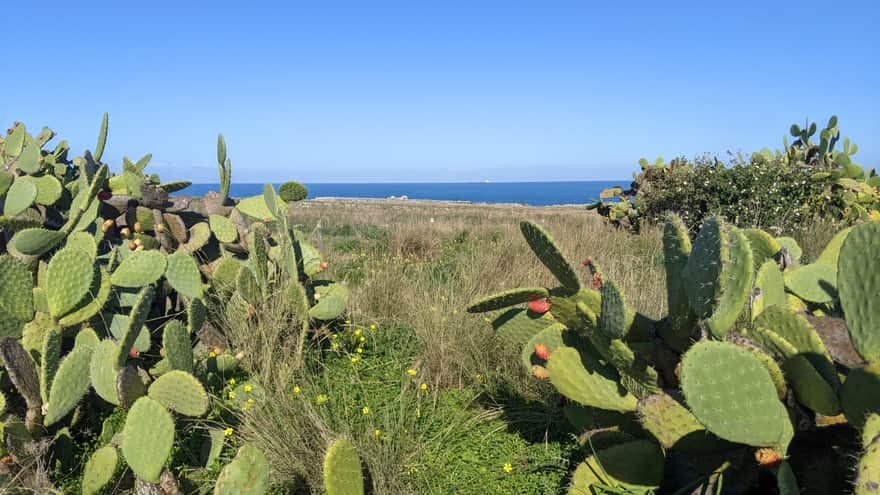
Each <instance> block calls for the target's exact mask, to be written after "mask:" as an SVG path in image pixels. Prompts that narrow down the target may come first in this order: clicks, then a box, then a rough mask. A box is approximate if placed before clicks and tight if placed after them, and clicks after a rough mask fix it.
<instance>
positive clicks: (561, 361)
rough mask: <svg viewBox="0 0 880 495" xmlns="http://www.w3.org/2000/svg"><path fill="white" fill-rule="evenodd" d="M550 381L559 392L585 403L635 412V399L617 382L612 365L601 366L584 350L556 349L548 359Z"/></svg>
mask: <svg viewBox="0 0 880 495" xmlns="http://www.w3.org/2000/svg"><path fill="white" fill-rule="evenodd" d="M547 370H548V371H549V372H550V382H551V383H552V384H553V386H554V387H556V389H557V390H558V391H559V393H561V394H562V395H564V396H566V397H568V398H569V399H571V400H574V401H576V402H578V403H580V404H583V405H585V406H592V407H598V408H600V409H607V410H610V411H621V412H627V411H635V410H636V406H637V404H638V401H637V400H636V398H635V397H634V396H633V395H632V394H630V393H629V392H628V391H627V390H626V389H625V388H623V387H622V386H621V385H620V383H619V380H620V378H619V376H618V374H617V371H616V370H615V369H614V368H611V367H608V366H606V365H603V364H602V363H601V362H600V361H599V357H598V356H596V355H595V354H593V353H592V352H591V351H589V350H587V349H583V350H581V352H578V350H577V349H574V348H571V347H560V348H558V349H556V350H555V351H554V352H553V353H552V354H551V355H550V360H549V361H548V362H547Z"/></svg>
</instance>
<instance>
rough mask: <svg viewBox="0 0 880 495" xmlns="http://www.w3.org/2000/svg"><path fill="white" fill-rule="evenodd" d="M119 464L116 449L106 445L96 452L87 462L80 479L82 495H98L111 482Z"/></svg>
mask: <svg viewBox="0 0 880 495" xmlns="http://www.w3.org/2000/svg"><path fill="white" fill-rule="evenodd" d="M118 464H119V453H118V452H117V451H116V447H113V446H112V445H106V446H104V447H101V448H100V449H98V450H96V451H95V452H94V453H93V454H92V455H91V457H89V460H88V462H86V467H85V470H84V471H83V478H82V494H83V495H99V494H101V493H103V490H104V487H105V486H107V485H108V484H109V483H110V482H111V481H112V480H113V475H114V474H115V473H116V466H117V465H118Z"/></svg>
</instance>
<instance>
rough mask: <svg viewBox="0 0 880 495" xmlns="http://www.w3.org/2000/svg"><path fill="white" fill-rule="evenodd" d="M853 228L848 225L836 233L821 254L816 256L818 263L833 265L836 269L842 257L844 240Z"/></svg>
mask: <svg viewBox="0 0 880 495" xmlns="http://www.w3.org/2000/svg"><path fill="white" fill-rule="evenodd" d="M852 229H853V228H852V227H847V228H845V229H843V230H841V231H840V232H838V233H836V234H834V237H832V238H831V240H830V241H828V244H826V245H825V249H823V250H822V253H820V254H819V257H818V258H816V263H822V264H825V265H831V266H833V267H834V268H835V269H836V268H837V263H838V261H839V259H840V249H841V247H843V241H845V240H846V237H847V236H848V235H849V233H850V232H851V231H852Z"/></svg>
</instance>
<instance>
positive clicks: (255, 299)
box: [235, 266, 262, 304]
mask: <svg viewBox="0 0 880 495" xmlns="http://www.w3.org/2000/svg"><path fill="white" fill-rule="evenodd" d="M235 285H236V289H237V291H238V295H240V296H241V297H242V299H244V300H245V301H247V302H248V303H250V304H259V302H260V301H261V300H262V296H261V293H260V285H259V283H258V282H257V277H256V276H255V275H254V271H253V270H251V269H250V268H249V267H247V266H245V267H242V269H241V270H239V271H238V278H237V280H236V284H235Z"/></svg>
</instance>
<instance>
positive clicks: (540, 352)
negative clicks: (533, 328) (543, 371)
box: [535, 342, 550, 361]
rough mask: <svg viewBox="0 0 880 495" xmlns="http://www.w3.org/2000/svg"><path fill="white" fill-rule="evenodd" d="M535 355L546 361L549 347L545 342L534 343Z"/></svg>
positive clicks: (548, 355) (548, 357) (548, 356)
mask: <svg viewBox="0 0 880 495" xmlns="http://www.w3.org/2000/svg"><path fill="white" fill-rule="evenodd" d="M535 355H536V356H538V359H540V360H542V361H546V360H548V359H550V348H549V347H547V344H542V343H540V342H539V343H537V344H535Z"/></svg>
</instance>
